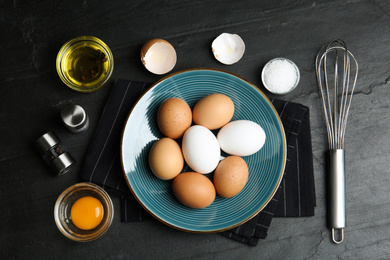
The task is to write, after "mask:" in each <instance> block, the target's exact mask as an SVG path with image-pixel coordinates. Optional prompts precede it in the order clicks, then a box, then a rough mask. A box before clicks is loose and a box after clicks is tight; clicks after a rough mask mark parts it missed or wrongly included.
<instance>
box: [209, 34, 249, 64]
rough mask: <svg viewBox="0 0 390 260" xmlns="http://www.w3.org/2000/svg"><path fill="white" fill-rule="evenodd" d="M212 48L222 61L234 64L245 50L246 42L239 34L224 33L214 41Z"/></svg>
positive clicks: (217, 57)
mask: <svg viewBox="0 0 390 260" xmlns="http://www.w3.org/2000/svg"><path fill="white" fill-rule="evenodd" d="M211 48H212V51H213V54H214V57H215V58H216V59H217V60H218V61H219V62H221V63H223V64H226V65H232V64H234V63H236V62H238V61H239V60H240V59H241V58H242V56H243V55H244V52H245V43H244V41H243V40H242V39H241V37H240V36H239V35H237V34H231V33H222V34H220V35H219V36H218V37H217V38H215V40H214V41H213V43H212V44H211Z"/></svg>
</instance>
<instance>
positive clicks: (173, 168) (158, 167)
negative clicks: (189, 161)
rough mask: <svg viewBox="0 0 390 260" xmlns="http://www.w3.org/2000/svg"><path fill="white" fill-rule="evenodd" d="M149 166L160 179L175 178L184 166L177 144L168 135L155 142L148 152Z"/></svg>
mask: <svg viewBox="0 0 390 260" xmlns="http://www.w3.org/2000/svg"><path fill="white" fill-rule="evenodd" d="M149 166H150V169H151V170H152V172H153V173H154V175H156V176H157V177H158V178H160V179H162V180H171V179H173V178H175V177H176V176H177V175H178V174H179V173H180V172H181V170H182V169H183V166H184V157H183V154H182V151H181V148H180V146H179V144H178V143H177V142H176V141H175V140H173V139H171V138H168V137H164V138H162V139H160V140H158V141H157V142H155V143H154V144H153V146H152V148H151V149H150V152H149Z"/></svg>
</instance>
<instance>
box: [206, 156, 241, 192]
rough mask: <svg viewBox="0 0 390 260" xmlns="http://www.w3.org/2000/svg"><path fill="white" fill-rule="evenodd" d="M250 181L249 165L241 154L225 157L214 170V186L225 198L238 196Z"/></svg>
mask: <svg viewBox="0 0 390 260" xmlns="http://www.w3.org/2000/svg"><path fill="white" fill-rule="evenodd" d="M247 181H248V165H247V164H246V162H245V161H244V159H242V158H241V157H239V156H229V157H226V158H225V159H223V160H222V161H221V162H220V163H219V164H218V166H217V168H216V169H215V172H214V179H213V182H214V186H215V189H216V191H217V193H218V194H219V195H220V196H222V197H224V198H231V197H234V196H236V195H237V194H238V193H240V191H241V190H242V189H243V188H244V187H245V184H246V182H247Z"/></svg>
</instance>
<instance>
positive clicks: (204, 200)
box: [172, 172, 216, 209]
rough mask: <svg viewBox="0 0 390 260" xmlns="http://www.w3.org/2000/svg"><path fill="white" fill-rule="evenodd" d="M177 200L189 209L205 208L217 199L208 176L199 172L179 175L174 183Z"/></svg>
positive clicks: (173, 187)
mask: <svg viewBox="0 0 390 260" xmlns="http://www.w3.org/2000/svg"><path fill="white" fill-rule="evenodd" d="M172 189H173V193H174V194H175V196H176V198H177V199H178V200H179V201H180V202H181V203H182V204H184V205H186V206H187V207H191V208H195V209H201V208H205V207H207V206H209V205H211V203H213V201H214V199H215V195H216V192H215V188H214V185H213V183H212V182H211V180H210V179H209V178H207V177H206V176H204V175H202V174H200V173H197V172H184V173H181V174H179V175H178V176H177V177H176V178H175V179H174V180H173V183H172Z"/></svg>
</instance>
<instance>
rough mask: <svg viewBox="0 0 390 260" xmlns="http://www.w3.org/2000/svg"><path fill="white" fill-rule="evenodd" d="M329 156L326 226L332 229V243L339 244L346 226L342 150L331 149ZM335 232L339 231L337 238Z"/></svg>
mask: <svg viewBox="0 0 390 260" xmlns="http://www.w3.org/2000/svg"><path fill="white" fill-rule="evenodd" d="M329 155H330V157H329V178H328V181H329V183H328V201H329V206H328V207H329V208H328V210H329V212H328V225H329V228H331V229H332V240H333V242H335V243H337V244H339V243H341V242H342V241H343V239H344V228H345V226H346V217H345V168H344V149H331V150H329ZM336 230H338V231H340V234H339V236H338V238H336V235H335V231H336Z"/></svg>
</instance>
